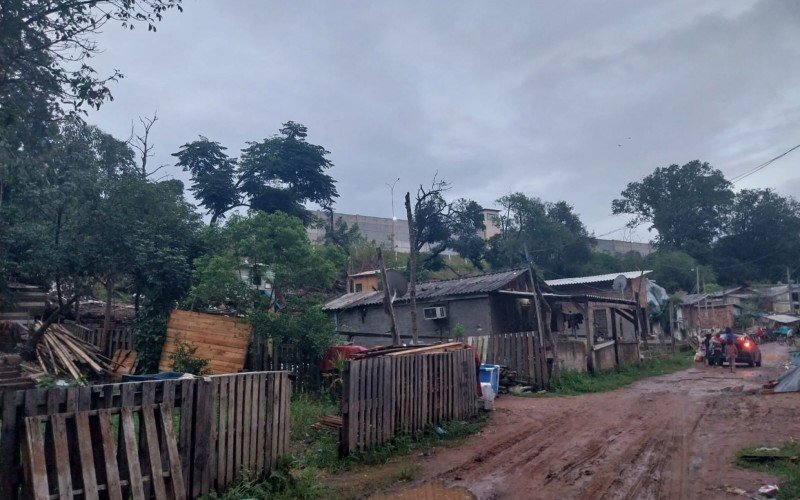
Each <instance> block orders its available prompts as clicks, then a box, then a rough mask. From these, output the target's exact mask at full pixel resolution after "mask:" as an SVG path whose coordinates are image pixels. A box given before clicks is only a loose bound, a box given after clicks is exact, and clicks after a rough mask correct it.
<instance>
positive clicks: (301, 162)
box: [173, 121, 339, 224]
mask: <svg viewBox="0 0 800 500" xmlns="http://www.w3.org/2000/svg"><path fill="white" fill-rule="evenodd" d="M307 136H308V129H307V128H306V127H305V126H304V125H302V124H300V123H295V122H292V121H289V122H286V123H284V124H283V127H281V129H280V134H278V135H274V136H272V137H270V138H268V139H264V140H263V141H260V142H248V143H247V147H246V148H244V149H243V150H242V154H241V156H240V157H239V159H238V160H232V159H229V158H228V157H227V155H225V153H224V149H225V148H223V147H222V146H220V145H219V143H217V142H212V141H209V140H208V139H206V138H205V137H201V138H200V140H199V141H195V142H191V143H187V144H184V145H183V146H181V151H179V152H177V153H175V154H174V155H173V156H176V157H178V165H179V166H181V167H183V168H184V170H189V171H191V172H192V187H191V189H192V191H193V192H194V193H195V196H197V197H198V199H199V200H200V203H201V205H203V207H205V208H206V209H207V210H208V213H209V214H211V216H212V221H216V220H217V219H218V218H219V217H221V216H223V215H224V213H225V212H227V211H229V210H230V209H232V208H234V207H236V206H247V207H249V208H251V209H253V210H261V211H263V212H283V213H286V214H290V215H293V216H295V217H298V218H300V219H301V220H303V222H304V223H305V224H309V223H311V222H313V218H312V217H311V215H310V213H309V212H308V211H307V210H306V208H305V204H307V203H316V204H318V205H319V206H320V207H322V208H323V209H330V208H331V207H332V206H333V203H334V201H335V200H336V198H338V197H339V193H338V192H337V191H336V181H335V180H334V179H333V177H331V176H330V175H328V174H327V173H326V171H327V170H328V169H330V168H331V167H332V166H333V163H332V162H331V161H330V160H329V159H328V158H327V155H329V154H330V152H329V151H327V150H326V149H325V148H323V147H322V146H318V145H316V144H311V143H309V142H308V141H306V137H307ZM235 164H238V170H237V171H236V172H235V173H234V171H233V166H234V165H235Z"/></svg>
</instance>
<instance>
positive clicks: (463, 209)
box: [413, 177, 486, 271]
mask: <svg viewBox="0 0 800 500" xmlns="http://www.w3.org/2000/svg"><path fill="white" fill-rule="evenodd" d="M449 189H450V184H449V183H448V182H446V181H444V180H437V179H436V178H435V177H434V179H433V182H432V183H431V186H430V188H425V187H423V186H421V185H420V187H419V189H418V190H417V194H416V198H415V202H414V207H413V218H414V220H413V224H414V230H415V234H416V238H415V245H414V246H415V248H414V250H415V251H416V252H417V254H418V255H419V259H420V261H419V267H420V269H421V270H423V269H424V270H429V271H435V270H438V269H441V268H442V267H443V266H444V262H443V260H442V258H441V254H442V252H444V251H445V250H447V249H451V250H454V251H456V252H458V254H459V255H461V256H462V257H464V258H465V259H468V260H469V261H470V262H472V264H473V265H474V266H475V267H477V268H478V269H482V268H483V263H482V262H481V261H482V259H483V254H484V251H485V249H486V243H485V241H484V240H483V237H482V235H481V232H482V231H483V230H484V224H483V214H482V213H481V210H482V207H481V206H480V205H478V203H476V202H475V201H472V200H467V199H463V198H460V199H457V200H455V201H452V202H448V201H446V200H445V198H444V194H445V193H446V192H447V191H448V190H449ZM423 249H425V250H426V251H425V252H423V251H422V250H423Z"/></svg>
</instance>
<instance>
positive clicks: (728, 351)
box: [705, 327, 739, 373]
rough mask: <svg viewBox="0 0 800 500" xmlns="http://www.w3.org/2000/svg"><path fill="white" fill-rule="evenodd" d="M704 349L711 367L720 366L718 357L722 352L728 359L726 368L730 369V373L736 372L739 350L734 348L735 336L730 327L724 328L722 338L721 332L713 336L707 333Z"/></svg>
mask: <svg viewBox="0 0 800 500" xmlns="http://www.w3.org/2000/svg"><path fill="white" fill-rule="evenodd" d="M705 348H706V359H707V360H708V364H710V365H711V366H715V365H716V364H719V365H720V366H721V365H722V363H721V361H722V359H721V357H720V356H722V353H723V352H724V353H725V356H726V357H727V358H728V366H729V367H730V370H731V373H733V372H734V371H735V370H736V356H738V355H739V350H738V348H737V346H736V334H734V333H733V330H731V328H730V327H726V328H725V332H724V337H723V333H722V332H717V333H715V334H714V335H713V336H712V334H711V333H707V334H706V338H705ZM715 353H716V355H715ZM718 362H719V363H718Z"/></svg>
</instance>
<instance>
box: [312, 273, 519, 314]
mask: <svg viewBox="0 0 800 500" xmlns="http://www.w3.org/2000/svg"><path fill="white" fill-rule="evenodd" d="M527 272H528V271H527V269H515V270H513V271H505V272H501V273H492V274H483V275H480V276H471V277H468V278H457V279H452V280H444V281H429V282H426V283H419V284H417V300H429V299H436V298H439V297H447V296H451V295H473V294H482V293H489V292H495V291H497V290H501V289H502V288H503V287H505V286H506V285H508V284H509V283H511V282H512V281H513V280H515V279H517V278H518V277H519V276H521V275H522V274H524V273H527ZM406 300H408V293H406V294H405V295H403V296H402V297H398V298H396V299H395V303H398V302H404V301H406ZM381 303H383V291H380V290H379V291H372V292H357V293H348V294H345V295H342V296H341V297H338V298H336V299H333V300H331V301H330V302H328V303H326V304H325V306H324V307H323V308H322V309H323V310H325V311H341V310H343V309H352V308H353V307H361V306H374V305H378V304H381Z"/></svg>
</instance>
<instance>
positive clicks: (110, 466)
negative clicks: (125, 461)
mask: <svg viewBox="0 0 800 500" xmlns="http://www.w3.org/2000/svg"><path fill="white" fill-rule="evenodd" d="M90 422H91V419H90ZM97 425H98V427H99V429H98V430H99V431H100V436H101V442H102V445H103V463H105V477H106V492H107V494H108V498H109V499H110V500H122V486H121V485H120V480H119V465H118V463H117V450H116V448H115V447H114V434H113V432H112V430H111V414H110V413H109V412H108V411H101V412H99V413H98V415H97Z"/></svg>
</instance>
